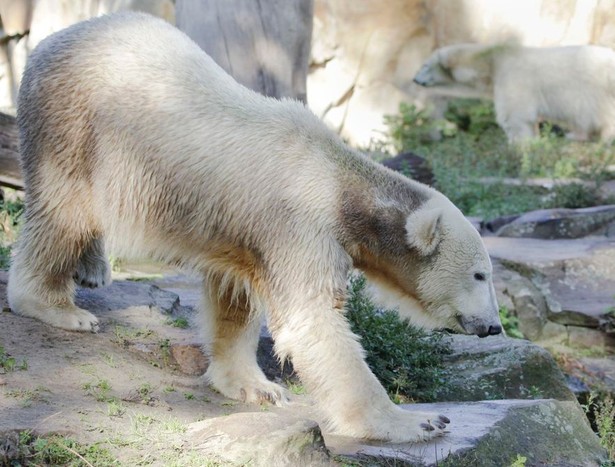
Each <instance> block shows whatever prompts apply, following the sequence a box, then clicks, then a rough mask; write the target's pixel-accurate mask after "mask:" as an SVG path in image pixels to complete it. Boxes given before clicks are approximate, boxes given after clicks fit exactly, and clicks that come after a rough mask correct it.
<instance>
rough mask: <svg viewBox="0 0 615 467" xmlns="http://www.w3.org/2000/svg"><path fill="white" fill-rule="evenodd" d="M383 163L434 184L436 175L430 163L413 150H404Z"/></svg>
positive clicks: (413, 177)
mask: <svg viewBox="0 0 615 467" xmlns="http://www.w3.org/2000/svg"><path fill="white" fill-rule="evenodd" d="M382 165H384V166H385V167H388V168H389V169H392V170H395V171H396V172H400V173H402V174H404V175H405V176H406V177H409V178H411V179H413V180H416V181H417V182H421V183H424V184H426V185H430V186H433V185H434V181H435V180H434V175H433V171H432V170H431V167H429V163H428V162H427V160H426V159H425V158H424V157H421V156H419V155H417V154H414V153H412V152H404V153H402V154H398V155H397V156H395V157H391V158H390V159H385V160H383V161H382Z"/></svg>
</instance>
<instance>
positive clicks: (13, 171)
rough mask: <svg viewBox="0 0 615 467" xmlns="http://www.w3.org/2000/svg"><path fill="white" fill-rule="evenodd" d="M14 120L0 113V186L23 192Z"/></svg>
mask: <svg viewBox="0 0 615 467" xmlns="http://www.w3.org/2000/svg"><path fill="white" fill-rule="evenodd" d="M17 135H18V133H17V123H16V122H15V118H14V117H12V116H10V115H7V114H3V113H0V186H6V187H9V188H16V189H18V190H23V178H22V176H21V169H20V167H19V139H18V136H17Z"/></svg>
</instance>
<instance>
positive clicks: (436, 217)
mask: <svg viewBox="0 0 615 467" xmlns="http://www.w3.org/2000/svg"><path fill="white" fill-rule="evenodd" d="M400 230H401V229H400ZM403 231H404V238H403V239H402V241H403V243H404V244H403V246H402V245H393V242H392V241H389V242H388V243H389V244H388V245H379V249H380V254H379V255H378V256H379V258H378V260H377V261H374V262H370V264H369V265H367V266H368V267H365V268H362V267H361V266H360V265H359V266H358V267H359V268H360V269H363V270H364V272H365V274H366V276H367V277H368V279H369V281H370V283H371V284H373V285H375V286H376V289H375V292H385V293H381V294H377V295H379V296H377V297H376V298H377V299H378V298H379V299H380V300H379V301H380V303H381V304H384V305H387V306H391V307H394V308H397V309H398V311H399V314H400V317H401V318H402V319H406V320H408V321H410V322H411V323H412V324H415V325H418V326H422V327H427V328H448V329H453V330H456V331H460V332H463V333H466V334H475V335H478V336H480V337H485V336H488V335H493V334H499V333H500V332H502V325H501V322H500V318H499V312H498V304H497V300H496V295H495V290H494V287H493V281H492V272H493V268H492V265H491V261H490V259H489V255H488V253H487V251H486V249H485V247H484V244H483V242H482V240H481V238H480V235H479V233H478V231H477V230H476V229H475V228H474V226H473V225H472V224H471V223H470V222H469V221H468V220H467V219H466V218H465V216H464V215H463V214H462V213H461V211H459V210H458V209H457V208H456V207H455V206H454V205H453V204H452V203H451V202H450V201H449V200H448V199H447V198H446V197H445V196H444V195H442V194H440V193H438V192H434V194H433V196H432V197H431V198H430V199H429V200H428V201H427V202H425V203H424V204H423V205H422V206H421V207H420V208H419V209H418V210H416V211H414V212H411V213H410V214H407V215H406V216H405V222H404V225H403ZM395 243H396V242H395ZM400 243H401V242H400Z"/></svg>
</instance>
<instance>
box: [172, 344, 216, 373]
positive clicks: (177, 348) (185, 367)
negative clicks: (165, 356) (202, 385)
mask: <svg viewBox="0 0 615 467" xmlns="http://www.w3.org/2000/svg"><path fill="white" fill-rule="evenodd" d="M202 347H203V346H202V345H200V344H185V343H178V344H171V357H173V359H174V360H175V363H177V365H178V366H179V368H180V370H181V371H182V373H185V374H187V375H191V376H200V375H202V374H203V373H205V371H206V370H207V367H208V366H209V359H208V358H207V357H206V356H205V354H203V350H202Z"/></svg>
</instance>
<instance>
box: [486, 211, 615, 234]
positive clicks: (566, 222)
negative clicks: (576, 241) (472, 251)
mask: <svg viewBox="0 0 615 467" xmlns="http://www.w3.org/2000/svg"><path fill="white" fill-rule="evenodd" d="M496 235H498V236H499V237H516V238H541V239H543V240H553V239H560V238H581V237H586V236H587V235H607V236H609V237H613V236H615V205H609V206H594V207H590V208H583V209H540V210H537V211H531V212H528V213H526V214H523V215H522V216H519V217H517V218H516V219H514V220H513V221H512V222H510V223H508V224H505V225H503V226H502V227H500V228H499V229H498V231H497V232H496Z"/></svg>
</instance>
